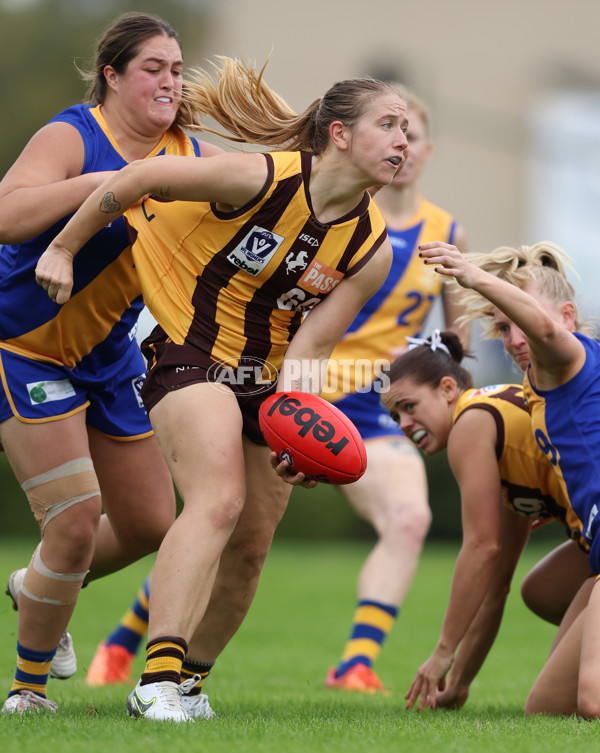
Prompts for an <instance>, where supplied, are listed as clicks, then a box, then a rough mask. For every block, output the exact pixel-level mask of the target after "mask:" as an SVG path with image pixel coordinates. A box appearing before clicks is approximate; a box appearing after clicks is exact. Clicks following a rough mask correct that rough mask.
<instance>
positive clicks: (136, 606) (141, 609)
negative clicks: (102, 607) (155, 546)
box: [105, 575, 151, 655]
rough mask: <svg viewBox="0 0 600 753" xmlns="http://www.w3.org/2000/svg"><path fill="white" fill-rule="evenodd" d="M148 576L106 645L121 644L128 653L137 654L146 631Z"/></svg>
mask: <svg viewBox="0 0 600 753" xmlns="http://www.w3.org/2000/svg"><path fill="white" fill-rule="evenodd" d="M150 578H151V575H149V576H148V577H147V578H146V580H145V581H144V583H143V585H142V587H141V588H140V589H139V591H138V593H137V597H136V600H135V601H134V602H133V604H132V605H131V607H130V608H129V609H128V611H127V612H126V613H125V614H124V615H123V618H122V619H121V622H120V623H119V625H118V626H117V627H116V628H115V629H114V630H113V631H112V633H111V634H110V635H109V636H108V638H107V639H106V641H105V645H106V646H115V645H116V646H122V647H123V648H124V649H126V650H127V651H129V653H130V654H133V655H135V654H137V652H138V650H139V648H140V644H141V642H142V639H143V638H144V636H145V635H146V633H147V632H148V609H149V602H150Z"/></svg>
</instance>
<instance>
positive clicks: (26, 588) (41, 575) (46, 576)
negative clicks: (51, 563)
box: [21, 544, 89, 607]
mask: <svg viewBox="0 0 600 753" xmlns="http://www.w3.org/2000/svg"><path fill="white" fill-rule="evenodd" d="M41 546H42V545H41V544H38V546H37V549H36V550H35V552H34V553H33V557H32V558H31V562H30V563H29V567H28V568H27V572H26V573H25V577H24V578H23V583H22V585H21V592H22V593H23V594H25V596H27V597H28V598H29V599H33V601H37V602H40V603H42V604H53V605H54V606H57V607H62V606H65V605H67V604H74V603H75V602H76V601H77V597H78V596H79V591H80V590H81V585H82V583H83V579H84V578H85V576H86V575H87V574H88V572H89V570H86V571H85V572H84V573H55V572H54V571H53V570H50V568H48V567H46V565H44V563H43V562H42V557H41V554H40V547H41Z"/></svg>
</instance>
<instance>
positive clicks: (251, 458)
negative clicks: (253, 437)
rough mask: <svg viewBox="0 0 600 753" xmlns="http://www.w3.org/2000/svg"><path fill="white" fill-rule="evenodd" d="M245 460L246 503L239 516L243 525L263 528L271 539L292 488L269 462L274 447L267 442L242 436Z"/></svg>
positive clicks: (248, 528) (241, 525)
mask: <svg viewBox="0 0 600 753" xmlns="http://www.w3.org/2000/svg"><path fill="white" fill-rule="evenodd" d="M243 447H244V459H245V464H246V503H245V505H244V510H243V512H242V515H241V517H240V520H239V523H238V526H239V527H240V529H242V528H243V529H246V530H254V531H255V532H258V531H264V532H265V534H266V536H267V537H268V538H269V539H270V538H271V537H272V535H273V532H274V530H275V528H276V527H277V524H278V523H279V521H280V520H281V518H282V516H283V514H284V512H285V509H286V507H287V503H288V500H289V498H290V494H291V491H292V487H291V486H290V484H286V483H285V481H283V479H282V478H281V477H280V476H278V475H277V474H276V473H275V471H274V470H273V468H272V467H271V463H270V460H269V458H270V455H271V451H270V449H269V448H268V447H266V446H264V445H259V444H255V443H254V442H251V441H250V440H249V439H247V438H246V437H244V438H243Z"/></svg>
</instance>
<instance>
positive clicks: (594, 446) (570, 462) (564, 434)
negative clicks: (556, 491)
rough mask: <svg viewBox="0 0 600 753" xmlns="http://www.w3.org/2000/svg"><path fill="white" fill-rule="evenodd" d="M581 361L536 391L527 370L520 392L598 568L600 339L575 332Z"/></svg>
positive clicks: (539, 441) (599, 570)
mask: <svg viewBox="0 0 600 753" xmlns="http://www.w3.org/2000/svg"><path fill="white" fill-rule="evenodd" d="M574 335H575V337H577V339H578V340H579V341H580V342H581V343H582V344H583V346H584V348H585V351H586V360H585V363H584V365H583V367H582V368H581V370H580V371H579V373H578V374H576V375H575V376H574V377H573V378H572V379H570V380H569V381H568V382H567V383H566V384H563V385H561V386H560V387H556V388H555V389H553V390H538V389H537V388H536V387H534V386H533V385H532V384H531V381H530V377H529V369H528V370H527V374H526V376H525V381H524V393H525V399H526V401H527V407H528V410H529V413H530V414H531V423H532V426H533V432H534V436H535V439H536V440H537V443H538V445H539V446H540V448H541V450H542V452H543V453H544V454H545V456H546V458H547V461H549V463H550V466H551V467H552V469H553V471H554V472H555V473H556V474H557V478H558V480H559V483H560V485H561V488H562V489H563V493H564V494H565V496H566V497H567V498H568V499H569V501H570V503H571V506H572V507H573V510H574V511H575V513H576V515H577V517H578V518H579V520H580V521H581V523H582V530H583V535H584V536H585V539H586V541H587V543H588V544H589V546H590V565H591V567H592V569H593V570H595V572H600V530H599V527H600V516H599V515H598V510H599V508H600V457H599V455H598V448H600V378H599V375H600V343H598V342H596V341H595V340H592V339H591V338H589V337H586V336H585V335H581V334H579V333H577V332H575V333H574Z"/></svg>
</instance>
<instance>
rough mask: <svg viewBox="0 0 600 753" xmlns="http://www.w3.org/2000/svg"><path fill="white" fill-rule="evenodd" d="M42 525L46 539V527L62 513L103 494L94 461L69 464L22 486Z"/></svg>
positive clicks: (30, 479) (70, 461)
mask: <svg viewBox="0 0 600 753" xmlns="http://www.w3.org/2000/svg"><path fill="white" fill-rule="evenodd" d="M21 488H22V489H23V491H24V492H25V494H26V495H27V499H28V500H29V505H30V507H31V510H32V512H33V514H34V516H35V519H36V520H37V522H38V523H39V526H40V531H41V532H42V535H43V533H44V528H45V526H46V524H47V523H48V522H49V521H50V520H52V518H55V517H56V516H57V515H59V514H60V513H61V512H63V511H64V510H66V509H67V508H69V507H71V506H72V505H76V504H77V503H78V502H84V501H85V500H86V499H90V497H95V496H96V495H99V494H100V486H99V484H98V479H97V478H96V472H95V471H94V464H93V463H92V461H91V458H76V459H75V460H69V461H68V462H67V463H63V465H59V466H58V467H57V468H52V469H51V470H49V471H46V473H41V474H40V475H39V476H34V477H33V478H29V479H27V481H25V482H23V483H22V484H21Z"/></svg>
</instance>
